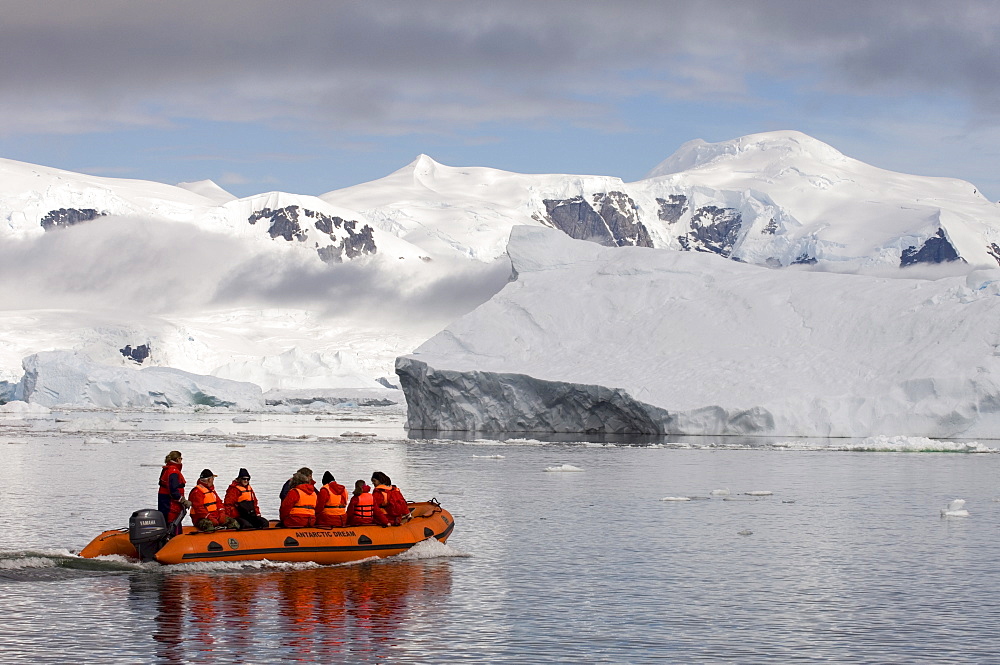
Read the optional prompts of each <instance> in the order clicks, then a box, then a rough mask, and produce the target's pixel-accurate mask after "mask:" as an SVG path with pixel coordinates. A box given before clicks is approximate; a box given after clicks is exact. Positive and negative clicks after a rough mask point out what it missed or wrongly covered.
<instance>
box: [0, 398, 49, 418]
mask: <svg viewBox="0 0 1000 665" xmlns="http://www.w3.org/2000/svg"><path fill="white" fill-rule="evenodd" d="M50 413H52V410H51V409H49V408H48V407H46V406H42V405H41V404H29V403H28V402H22V401H20V400H15V401H13V402H7V403H6V404H0V414H9V415H15V416H19V417H21V418H31V417H32V416H47V415H49V414H50Z"/></svg>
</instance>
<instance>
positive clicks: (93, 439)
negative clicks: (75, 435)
mask: <svg viewBox="0 0 1000 665" xmlns="http://www.w3.org/2000/svg"><path fill="white" fill-rule="evenodd" d="M83 443H84V444H86V445H99V444H105V443H112V441H111V439H105V438H104V437H100V436H88V437H87V438H86V439H84V440H83Z"/></svg>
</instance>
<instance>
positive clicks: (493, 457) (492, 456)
mask: <svg viewBox="0 0 1000 665" xmlns="http://www.w3.org/2000/svg"><path fill="white" fill-rule="evenodd" d="M473 457H478V458H479V459H504V456H503V455H473Z"/></svg>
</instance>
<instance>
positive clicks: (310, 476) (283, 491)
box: [278, 466, 313, 501]
mask: <svg viewBox="0 0 1000 665" xmlns="http://www.w3.org/2000/svg"><path fill="white" fill-rule="evenodd" d="M295 473H301V474H302V475H303V476H305V477H306V478H308V479H309V481H310V482H312V479H313V472H312V469H310V468H309V467H308V466H304V467H302V468H301V469H299V470H298V471H296V472H295ZM295 473H293V474H292V478H294V477H295ZM292 478H289V479H288V480H286V481H285V484H284V485H282V486H281V492H279V493H278V498H279V499H281V500H282V501H284V500H285V497H286V496H288V491H289V490H290V489H292V487H293V485H292Z"/></svg>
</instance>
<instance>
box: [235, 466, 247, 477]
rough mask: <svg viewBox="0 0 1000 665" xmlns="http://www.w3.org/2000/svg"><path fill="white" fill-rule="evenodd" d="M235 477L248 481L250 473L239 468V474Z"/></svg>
mask: <svg viewBox="0 0 1000 665" xmlns="http://www.w3.org/2000/svg"><path fill="white" fill-rule="evenodd" d="M236 477H237V478H246V479H247V480H250V472H249V471H247V470H246V469H244V468H242V467H240V472H239V473H238V474H236Z"/></svg>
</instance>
